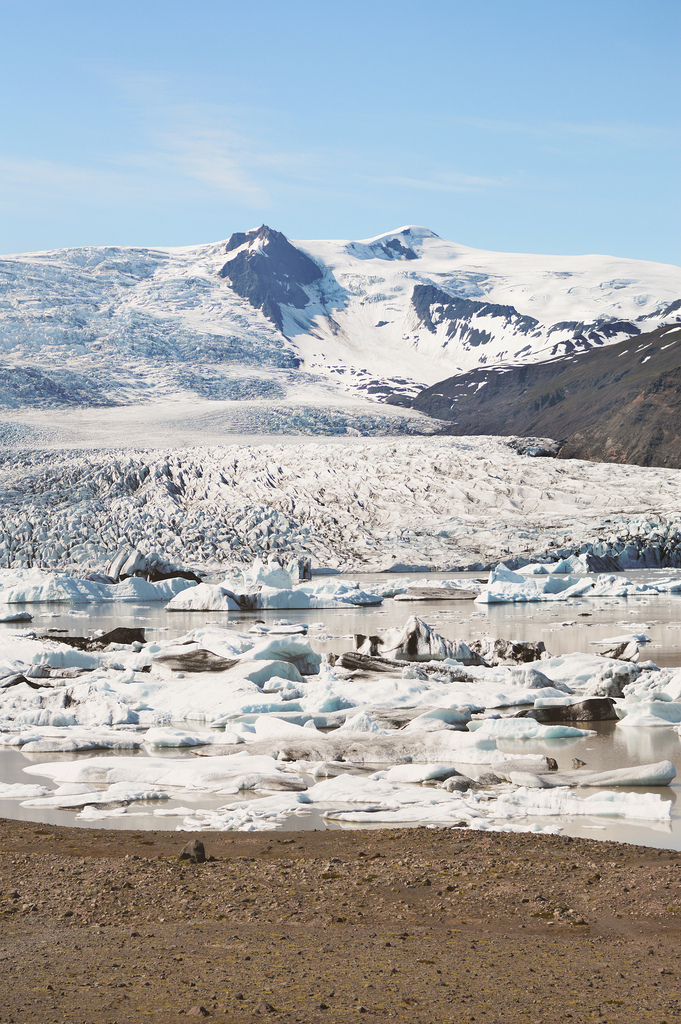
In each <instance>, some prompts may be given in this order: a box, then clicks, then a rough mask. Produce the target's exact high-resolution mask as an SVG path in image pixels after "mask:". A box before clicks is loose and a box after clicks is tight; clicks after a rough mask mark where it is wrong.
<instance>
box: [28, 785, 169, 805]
mask: <svg viewBox="0 0 681 1024" xmlns="http://www.w3.org/2000/svg"><path fill="white" fill-rule="evenodd" d="M168 799H169V796H168V793H165V792H163V791H162V790H159V789H148V788H143V787H139V786H134V785H130V784H129V783H123V784H117V785H112V786H109V788H108V790H106V791H94V792H92V791H91V792H87V791H86V792H79V793H73V792H71V793H65V792H63V791H62V792H58V793H53V794H51V795H50V796H43V797H36V798H35V799H32V800H24V802H23V803H22V805H21V806H22V807H50V808H54V809H55V810H64V811H75V810H80V809H81V808H83V807H86V806H100V807H120V806H124V805H126V804H130V803H133V801H135V802H136V801H140V800H168Z"/></svg>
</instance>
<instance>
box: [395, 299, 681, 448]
mask: <svg viewBox="0 0 681 1024" xmlns="http://www.w3.org/2000/svg"><path fill="white" fill-rule="evenodd" d="M439 308H440V309H441V310H442V313H441V315H443V316H444V315H445V313H446V311H447V310H448V309H450V307H445V306H441V307H439ZM502 308H503V307H499V309H502ZM428 309H430V306H429V305H428V304H427V303H425V306H424V311H423V313H422V315H423V316H424V317H425V316H426V313H427V310H428ZM452 309H453V307H452ZM669 309H670V310H671V313H674V310H672V307H671V306H670V307H669ZM487 315H489V312H488V313H487ZM670 315H671V314H670ZM424 322H425V323H426V324H427V323H428V321H427V320H424ZM452 323H454V321H452ZM611 326H612V328H613V329H614V328H615V326H618V325H615V324H613V325H611ZM619 326H622V325H619ZM629 328H630V331H629V333H630V334H632V335H638V336H637V337H636V338H634V337H630V338H627V339H625V340H624V341H619V342H616V343H614V344H611V345H608V346H607V347H598V348H589V349H588V350H587V351H583V352H582V353H581V354H580V355H579V356H578V358H575V356H574V354H573V355H571V356H568V357H564V356H563V357H562V358H560V359H555V360H552V361H550V362H545V363H534V364H525V365H522V366H511V367H509V366H505V367H499V366H497V367H490V368H489V369H485V368H483V367H478V368H477V369H475V370H471V371H470V372H468V373H464V374H460V375H458V376H456V377H450V378H449V379H448V380H445V381H441V382H440V383H438V384H434V385H433V386H432V387H430V388H426V389H425V390H424V391H422V392H421V393H420V395H418V396H417V398H416V399H414V401H413V403H412V405H413V408H415V409H418V410H419V411H421V412H425V413H428V414H429V415H431V416H436V417H438V418H440V419H443V420H446V421H448V423H449V426H448V427H447V431H448V432H449V433H452V434H457V435H459V434H508V433H514V434H519V435H523V436H527V435H545V434H546V435H548V436H549V437H553V438H559V439H562V446H561V448H560V453H559V454H560V457H561V458H570V459H572V458H579V459H592V460H595V461H609V462H630V463H634V464H636V465H640V466H669V467H674V468H678V467H680V466H681V428H680V427H679V412H680V410H681V397H680V396H681V346H680V345H679V342H681V327H679V326H678V325H672V326H667V327H661V328H659V329H658V330H656V331H652V332H651V333H649V334H641V333H640V328H638V327H637V326H636V325H635V324H630V325H629ZM519 329H520V328H519ZM601 346H602V342H601Z"/></svg>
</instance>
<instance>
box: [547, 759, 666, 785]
mask: <svg viewBox="0 0 681 1024" xmlns="http://www.w3.org/2000/svg"><path fill="white" fill-rule="evenodd" d="M547 778H548V780H549V782H550V784H551V785H554V786H560V785H563V786H564V785H567V786H669V785H670V784H671V782H672V781H673V780H674V779H675V778H676V768H675V767H674V765H673V764H672V762H671V761H658V762H656V764H639V765H634V766H632V767H631V768H613V769H611V771H607V772H591V771H588V770H587V769H584V768H580V769H578V770H577V771H571V772H552V773H551V775H550V776H547Z"/></svg>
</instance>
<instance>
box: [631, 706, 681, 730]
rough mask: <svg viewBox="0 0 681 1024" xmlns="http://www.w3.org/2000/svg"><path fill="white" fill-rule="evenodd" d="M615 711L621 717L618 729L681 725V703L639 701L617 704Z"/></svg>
mask: <svg viewBox="0 0 681 1024" xmlns="http://www.w3.org/2000/svg"><path fill="white" fill-rule="evenodd" d="M615 711H616V712H617V714H618V716H619V715H622V716H623V717H622V718H621V719H620V721H619V723H618V728H619V729H637V728H648V729H649V728H656V727H658V728H659V727H661V726H670V725H678V724H679V723H681V703H678V702H677V701H674V702H670V701H668V700H641V701H637V702H636V703H633V702H632V703H629V702H628V701H625V702H623V703H620V704H617V705H616V707H615Z"/></svg>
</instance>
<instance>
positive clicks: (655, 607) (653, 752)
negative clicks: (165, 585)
mask: <svg viewBox="0 0 681 1024" xmlns="http://www.w3.org/2000/svg"><path fill="white" fill-rule="evenodd" d="M626 576H627V578H628V579H630V580H632V581H636V582H646V583H654V582H656V581H657V580H660V579H663V578H666V579H668V578H670V577H677V578H679V579H681V571H679V570H640V571H629V572H627V573H626ZM422 577H423V574H422V573H421V574H413V576H412V578H413V579H418V578H422ZM352 578H354V579H358V580H359V581H360V583H361V586H362V587H363V588H365V589H368V590H370V589H371V588H372V585H374V584H381V585H384V584H385V583H386V575H385V574H381V575H375V576H374V575H372V576H369V575H366V576H361V577H360V576H356V575H355V576H353V577H352ZM447 578H451V576H449V575H448V574H430V575H429V579H431V580H433V581H434V580H436V579H447ZM482 578H483V575H482V574H480V573H477V574H476V573H466V574H457V575H456V579H469V580H476V579H482ZM27 608H28V606H27ZM29 610H30V612H31V614H32V615H33V621H32V622H31V623H30V624H27V627H29V625H30V629H34V630H36V632H39V633H44V632H46V631H48V630H54V631H55V634H54V635H55V636H58V635H59V633H58V632H56V631H62V630H63V631H68V633H69V634H71V635H86V636H87V635H91V634H92V633H93V632H94V631H96V630H104V631H107V630H110V629H112V628H114V627H116V626H141V627H143V628H144V630H145V633H146V637H147V640H149V641H157V642H167V641H168V639H169V638H170V637H173V636H180V635H182V634H184V633H186V632H188V631H189V630H191V629H196V628H198V627H202V626H206V625H219V626H222V627H227V628H228V629H230V630H232V629H233V630H235V631H236V632H240V633H244V632H247V631H248V630H249V629H251V628H252V627H253V626H254V625H255V624H256V622H257V623H261V624H263V625H264V626H265V627H267V626H269V625H272V624H273V623H274V622H276V621H277V620H281V619H282V616H283V613H282V612H281V611H280V610H264V611H257V612H251V613H239V612H230V613H216V612H199V613H197V612H175V613H169V612H166V611H165V610H164V608H163V606H162V605H135V604H128V603H125V604H123V603H120V604H115V605H108V606H105V607H103V606H101V605H97V606H86V607H83V606H81V607H70V608H65V607H63V606H58V605H33V606H30V609H29ZM286 614H287V617H288V618H289V619H290V620H291V621H295V622H300V623H305V624H306V625H307V626H308V628H309V632H308V639H309V640H310V642H311V645H312V647H313V649H314V650H316V651H318V652H319V653H321V654H329V653H333V654H340V653H341V652H343V651H346V650H351V649H352V647H353V640H354V634H356V633H362V634H364V635H369V634H377V635H380V634H381V632H382V631H384V630H386V629H388V628H391V627H396V626H402V625H403V624H404V622H405V619H407V618H408V616H409V615H418V616H419V617H421V618H423V619H425V621H427V622H428V623H429V624H430V625H431V626H432V627H433V628H434V629H436V630H437V631H438V632H439V633H441V634H442V635H443V636H445V637H447V638H449V639H454V638H461V639H463V640H464V641H468V642H470V641H473V640H476V639H479V638H481V637H484V636H492V637H502V638H504V639H508V640H512V641H516V642H521V641H539V640H541V641H543V642H544V644H545V645H546V648H547V651H548V652H549V653H550V654H552V655H567V654H570V653H572V652H575V651H581V652H587V653H591V654H593V653H598V652H599V651H600V650H603V649H605V647H606V646H608V644H609V645H610V646H612V643H611V641H613V640H615V639H617V638H620V637H624V636H627V635H629V634H635V635H639V636H641V635H645V636H647V637H650V641H649V642H648V643H646V644H645V645H644V646H643V647H642V652H641V658H642V659H649V660H651V661H653V662H655V663H656V664H657V665H658V666H660V667H661V668H667V667H670V668H672V667H680V666H681V594H667V595H648V594H643V595H640V596H639V595H635V596H629V597H626V598H619V597H612V598H598V599H589V598H576V599H571V600H569V601H565V602H563V601H560V602H548V603H518V604H498V605H479V604H474V603H473V602H468V601H466V602H462V601H442V600H432V601H431V600H429V601H415V602H406V601H395V600H392V599H389V598H388V599H386V600H385V601H384V602H383V604H382V605H380V606H375V607H365V608H357V607H348V608H333V609H324V610H319V609H310V610H300V611H295V612H294V611H291V612H288V613H286ZM18 628H20V626H19V624H3V625H0V631H2V632H15V631H16V630H17V629H18ZM606 641H607V642H608V643H607V644H604V645H603V646H601V645H602V644H603V642H606ZM539 667H541V664H540V665H539ZM516 710H517V709H516V708H510V709H506V710H504V711H503V712H502V714H504V715H508V714H511V715H512V714H514V713H515V711H516ZM183 724H184V726H185V727H186V722H185V723H183ZM582 728H583V730H584V731H585V732H586V733H588V735H586V736H585V738H583V739H580V738H576V739H575V738H566V739H549V740H538V739H535V740H502V741H500V742H499V749H500V750H502V751H504V752H506V753H509V754H518V755H526V754H529V753H531V754H545V755H547V756H549V757H553V758H555V760H556V761H557V762H558V764H559V768H560V769H561V770H565V769H569V768H570V767H571V763H572V759H573V758H574V757H577V758H579V759H581V760H583V761H584V762H586V765H587V766H588V769H590V770H595V771H606V770H611V769H614V768H624V767H628V766H634V765H639V764H645V763H651V762H659V761H662V760H670V761H671V762H673V764H674V765H675V766H676V768H677V771H678V772H679V775H680V776H681V741H680V738H679V734H678V733H677V730H676V728H674V727H672V726H670V727H662V728H660V727H658V728H631V729H622V728H618V726H617V723H615V722H599V723H586V725H585V726H583V727H582ZM214 735H215V733H214ZM120 753H121V754H124V755H125V756H131V755H132V756H135V757H140V758H142V757H146V756H148V753H147V752H146V751H145V750H144V749H141V750H139V751H137V752H134V751H121V752H120ZM97 754H98V752H93V751H89V752H86V753H78V754H72V753H67V752H63V753H58V754H55V753H45V754H41V753H28V752H26V753H21V752H20V751H19V750H17V749H11V748H7V747H5V748H1V749H0V781H1V782H3V783H10V784H24V785H26V784H32V783H39V782H45V781H46V780H45V779H43V778H40V777H38V776H37V775H34V774H33V773H31V774H30V775H29V774H27V773H25V772H24V771H23V769H24V768H26V767H28V766H34V770H35V768H37V767H38V766H39V765H40V763H41V762H51V763H52V762H55V761H58V760H82V759H84V758H91V757H93V756H97ZM101 755H102V756H107V757H111V756H115V752H114V751H111V750H107V751H102V752H101ZM153 756H154V757H168V758H171V759H175V760H177V759H188V760H189V759H193V758H194V757H195V754H192V753H189V752H185V751H183V750H178V749H172V748H160V749H156V750H154V754H153ZM452 763H453V764H454V766H455V767H458V768H459V769H460V770H461V771H463V772H464V773H470V774H472V773H471V772H470V768H468V769H467V766H466V765H465V764H464V763H463V762H461V763H458V762H455V761H454V762H452ZM381 767H383V766H381V765H369V764H365V765H363V766H362V767H361V769H358V772H359V773H360V774H362V775H367V776H368V775H369V774H370V773H371V772H372V771H373V770H375V769H377V768H381ZM303 775H304V773H303ZM307 781H312V780H309V779H308V780H307ZM680 784H681V783H679V779H678V778H677V779H676V780H675V781H674V783H673V784H672V785H671V786H669V787H665V788H660V789H657V790H655V791H654V792H658V793H661V794H662V797H663V799H664V800H669V801H671V817H670V819H669V820H666V821H665V820H659V821H650V820H649V821H638V820H637V819H635V818H629V817H627V818H608V817H605V816H595V815H594V816H589V815H584V814H581V815H579V816H571V815H569V814H568V815H566V816H563V817H561V818H560V819H559V820H558V819H557V818H556V817H555V816H549V817H542V816H541V815H534V816H528V818H527V819H526V821H525V824H527V823H528V822H535V823H536V825H537V826H539V827H542V828H543V827H555V826H556V825H560V827H561V831H562V833H563V834H566V835H574V836H586V837H591V838H596V839H613V840H618V841H626V842H633V843H643V844H645V845H650V846H660V847H668V848H674V849H681V805H679V802H678V800H677V794H678V790H679V785H680ZM634 791H635V790H634ZM576 792H577V793H579V794H580V795H591V794H592V793H594V792H596V793H597V792H599V791H598V790H591V789H590V790H576ZM225 803H226V798H225V796H224V795H216V794H211V793H205V792H204V793H200V792H197V793H195V794H193V795H191V796H188V795H187V793H186V791H184V792H183V793H182V795H181V797H178V798H177V799H175V798H173V796H172V795H171V798H170V799H169V800H166V801H164V803H163V807H162V808H161V807H159V804H158V802H157V801H153V802H151V801H150V802H146V801H139V802H135V803H134V804H133V805H131V806H129V807H127V808H126V809H125V813H121V815H120V816H118V817H116V816H110V817H106V818H104V820H102V819H99V818H96V819H93V820H83V819H77V818H76V817H75V815H74V812H73V811H65V810H55V809H54V808H31V807H23V806H21V805H20V802H19V801H17V800H6V799H0V815H3V816H6V817H15V818H22V819H25V820H32V821H36V822H43V823H46V824H71V825H72V824H79V825H83V826H85V827H87V826H88V825H90V826H93V827H106V828H122V829H130V828H133V829H139V830H144V829H159V828H167V829H176V828H178V827H186V826H182V821H183V818H182V816H181V815H178V814H174V813H173V811H175V810H177V808H178V807H180V806H181V807H182V808H184V809H185V811H186V812H188V813H189V812H191V811H192V810H194V809H199V810H210V809H217V808H219V807H221V806H224V805H225ZM343 806H347V807H348V808H349V807H350V806H351V805H350V804H347V805H342V802H341V804H340V805H339V809H341V810H342V809H343ZM677 808H678V809H677ZM159 811H161V813H159ZM379 824H380V823H379ZM278 825H279V827H281V828H283V829H285V830H286V829H301V828H302V829H309V828H342V827H348V824H347V823H344V822H342V821H339V820H334V819H329V818H325V817H324V816H323V814H322V812H321V811H319V810H318V809H316V808H315V807H314V806H311V807H308V808H302V809H301V812H298V813H295V814H291V815H290V816H288V817H286V818H285V819H284V820H283V821H281V822H278ZM353 827H371V826H370V825H367V824H357V823H354V824H353Z"/></svg>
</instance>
